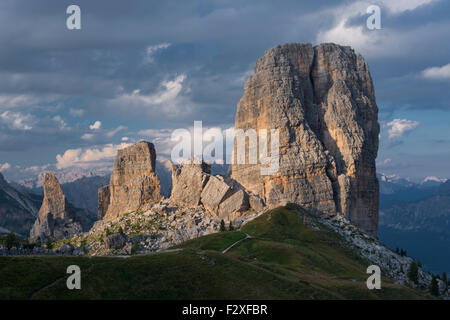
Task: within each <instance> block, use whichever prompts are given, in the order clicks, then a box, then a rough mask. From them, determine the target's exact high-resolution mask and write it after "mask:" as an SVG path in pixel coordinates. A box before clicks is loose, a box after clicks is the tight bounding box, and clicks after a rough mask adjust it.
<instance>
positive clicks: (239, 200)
mask: <svg viewBox="0 0 450 320" xmlns="http://www.w3.org/2000/svg"><path fill="white" fill-rule="evenodd" d="M248 209H249V201H248V195H247V193H245V192H244V191H243V190H238V191H237V192H235V193H233V194H232V195H231V196H229V197H228V198H227V199H226V200H224V201H223V202H222V203H221V204H220V205H219V211H218V212H219V219H225V218H227V217H229V216H230V215H231V214H232V213H235V212H243V211H246V210H248Z"/></svg>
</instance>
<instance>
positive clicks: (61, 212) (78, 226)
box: [30, 172, 95, 241]
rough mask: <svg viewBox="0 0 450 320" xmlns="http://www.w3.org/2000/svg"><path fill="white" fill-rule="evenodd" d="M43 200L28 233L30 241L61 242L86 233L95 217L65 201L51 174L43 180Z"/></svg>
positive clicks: (48, 173)
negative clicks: (47, 240)
mask: <svg viewBox="0 0 450 320" xmlns="http://www.w3.org/2000/svg"><path fill="white" fill-rule="evenodd" d="M43 186H44V199H43V201H42V206H41V208H40V209H39V214H38V217H37V219H36V221H35V223H34V225H33V228H32V229H31V231H30V239H31V240H32V241H35V240H37V239H41V240H46V239H47V238H50V239H52V240H61V239H66V238H71V237H73V236H75V235H78V234H81V233H83V232H86V231H88V230H89V229H90V227H91V226H92V224H93V222H94V220H95V217H94V215H93V214H92V213H91V212H89V211H88V210H86V209H77V208H75V207H74V206H73V205H72V204H71V203H69V202H68V201H67V198H66V196H65V195H64V193H63V190H62V188H61V185H60V184H59V181H58V179H56V177H55V174H54V173H53V172H46V173H45V175H44V179H43Z"/></svg>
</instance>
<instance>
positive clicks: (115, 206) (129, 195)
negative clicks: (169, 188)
mask: <svg viewBox="0 0 450 320" xmlns="http://www.w3.org/2000/svg"><path fill="white" fill-rule="evenodd" d="M155 161H156V151H155V146H154V145H153V144H152V143H150V142H146V141H141V142H139V143H136V144H134V145H132V146H129V147H126V148H124V149H121V150H119V151H118V152H117V156H116V159H115V160H114V168H113V174H112V176H111V181H110V184H109V186H107V187H104V188H102V189H100V190H99V207H98V213H99V218H103V219H105V220H110V219H113V218H116V217H118V216H120V215H124V214H127V213H130V212H133V211H136V210H138V209H139V208H140V207H141V206H142V205H144V204H146V203H149V202H157V201H159V200H160V199H161V185H160V182H159V178H158V176H157V174H156V172H155Z"/></svg>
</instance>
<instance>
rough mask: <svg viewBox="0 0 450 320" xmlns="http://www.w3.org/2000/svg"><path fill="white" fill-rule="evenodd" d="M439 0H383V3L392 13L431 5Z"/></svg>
mask: <svg viewBox="0 0 450 320" xmlns="http://www.w3.org/2000/svg"><path fill="white" fill-rule="evenodd" d="M437 1H439V0H395V1H392V0H383V1H381V3H382V4H383V6H385V7H387V8H388V9H389V10H390V11H391V12H392V13H403V12H405V11H412V10H415V9H417V8H419V7H421V6H425V5H429V4H431V3H432V2H437Z"/></svg>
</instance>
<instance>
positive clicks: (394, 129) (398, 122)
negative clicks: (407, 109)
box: [387, 119, 420, 139]
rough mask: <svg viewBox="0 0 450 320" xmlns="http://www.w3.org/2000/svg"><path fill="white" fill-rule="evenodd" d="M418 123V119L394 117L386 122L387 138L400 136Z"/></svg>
mask: <svg viewBox="0 0 450 320" xmlns="http://www.w3.org/2000/svg"><path fill="white" fill-rule="evenodd" d="M419 125H420V123H419V122H418V121H411V120H407V119H394V120H392V121H391V122H389V123H387V126H388V127H389V131H388V137H389V139H396V138H401V137H403V135H405V134H406V133H407V132H410V131H412V130H414V129H415V128H417V127H418V126H419Z"/></svg>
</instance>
